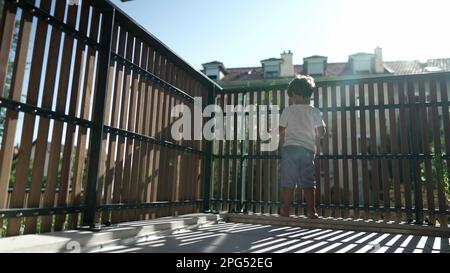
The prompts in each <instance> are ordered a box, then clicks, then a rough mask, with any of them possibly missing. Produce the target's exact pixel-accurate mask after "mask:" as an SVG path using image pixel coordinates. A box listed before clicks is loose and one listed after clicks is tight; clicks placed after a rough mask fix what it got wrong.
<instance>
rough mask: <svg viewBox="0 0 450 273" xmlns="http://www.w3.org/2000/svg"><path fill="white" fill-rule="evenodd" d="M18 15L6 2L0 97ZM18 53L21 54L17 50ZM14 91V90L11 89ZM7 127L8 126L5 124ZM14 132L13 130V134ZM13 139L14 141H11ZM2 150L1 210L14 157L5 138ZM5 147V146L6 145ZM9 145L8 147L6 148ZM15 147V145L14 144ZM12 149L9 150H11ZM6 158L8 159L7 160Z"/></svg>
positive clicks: (0, 226) (1, 36)
mask: <svg viewBox="0 0 450 273" xmlns="http://www.w3.org/2000/svg"><path fill="white" fill-rule="evenodd" d="M16 13H17V8H16V6H15V5H14V4H13V3H11V2H6V3H4V5H3V13H2V17H1V18H0V19H1V22H0V97H3V96H4V95H5V89H6V78H7V74H8V66H9V55H10V50H11V45H12V41H13V35H14V29H15V27H16V24H15V21H16ZM16 52H19V50H18V49H16ZM11 90H12V89H11ZM5 125H6V124H5ZM5 127H6V126H5ZM12 131H13V130H11V133H9V134H14V133H12ZM4 136H6V128H5V131H4ZM13 138H14V136H12V137H8V138H7V139H8V140H9V141H8V143H11V142H13V141H14V139H13ZM11 139H12V140H11ZM3 141H5V142H4V143H2V147H4V148H2V149H0V200H1V201H0V208H6V207H7V206H8V203H9V199H8V196H9V195H8V190H9V175H10V170H11V166H12V157H11V159H9V158H7V157H10V156H12V152H10V153H8V152H7V150H6V148H7V147H10V146H11V144H8V143H7V142H6V140H5V138H3V139H2V142H3ZM3 144H4V145H5V146H4V145H3ZM6 144H8V146H6ZM12 145H13V144H12ZM10 149H11V148H9V150H10ZM5 157H6V158H5ZM2 233H3V219H0V237H1V236H2Z"/></svg>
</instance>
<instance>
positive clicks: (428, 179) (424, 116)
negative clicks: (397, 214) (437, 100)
mask: <svg viewBox="0 0 450 273" xmlns="http://www.w3.org/2000/svg"><path fill="white" fill-rule="evenodd" d="M419 102H420V103H425V102H427V98H426V94H425V82H424V81H419ZM427 110H428V109H427V107H425V106H424V105H421V106H420V121H421V124H420V125H421V136H422V147H421V148H422V152H423V153H424V154H425V155H429V154H430V153H431V151H430V137H429V131H430V129H431V126H430V125H431V121H429V120H428V113H427V112H428V111H427ZM424 163H425V181H424V186H425V188H426V192H427V208H428V210H429V211H432V212H433V213H428V217H429V221H430V222H431V223H433V224H434V222H435V219H434V209H435V206H434V193H433V191H434V186H433V184H434V183H433V174H432V169H431V158H429V157H427V158H425V160H424Z"/></svg>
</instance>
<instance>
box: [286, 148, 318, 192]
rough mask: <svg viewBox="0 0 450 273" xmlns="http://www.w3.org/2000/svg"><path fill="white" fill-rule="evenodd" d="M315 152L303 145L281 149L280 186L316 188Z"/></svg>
mask: <svg viewBox="0 0 450 273" xmlns="http://www.w3.org/2000/svg"><path fill="white" fill-rule="evenodd" d="M314 157H315V155H314V152H313V151H311V150H309V149H307V148H304V147H302V146H286V147H283V148H282V149H281V163H280V186H281V187H282V188H295V187H296V186H298V187H300V188H314V189H315V188H316V181H315V176H314V174H315V168H314Z"/></svg>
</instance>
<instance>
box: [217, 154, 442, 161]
mask: <svg viewBox="0 0 450 273" xmlns="http://www.w3.org/2000/svg"><path fill="white" fill-rule="evenodd" d="M434 157H436V158H442V159H450V155H437V154H395V155H393V154H374V155H371V154H367V155H363V154H359V155H316V157H315V158H316V159H330V160H331V159H431V158H434ZM213 158H214V159H272V160H280V159H281V156H280V155H270V154H260V155H213Z"/></svg>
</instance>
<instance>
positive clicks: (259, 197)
mask: <svg viewBox="0 0 450 273" xmlns="http://www.w3.org/2000/svg"><path fill="white" fill-rule="evenodd" d="M261 103H262V92H258V98H257V107H258V109H257V113H258V115H257V122H256V124H257V125H256V128H257V133H256V135H257V140H256V155H257V156H258V158H257V159H256V177H255V178H256V195H255V197H256V198H255V199H256V213H260V212H261V201H262V195H261V191H262V189H261V187H262V177H261V161H262V159H261V157H260V156H261V155H262V154H261V134H260V124H261V115H260V111H259V110H260V109H259V106H260V105H261Z"/></svg>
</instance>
